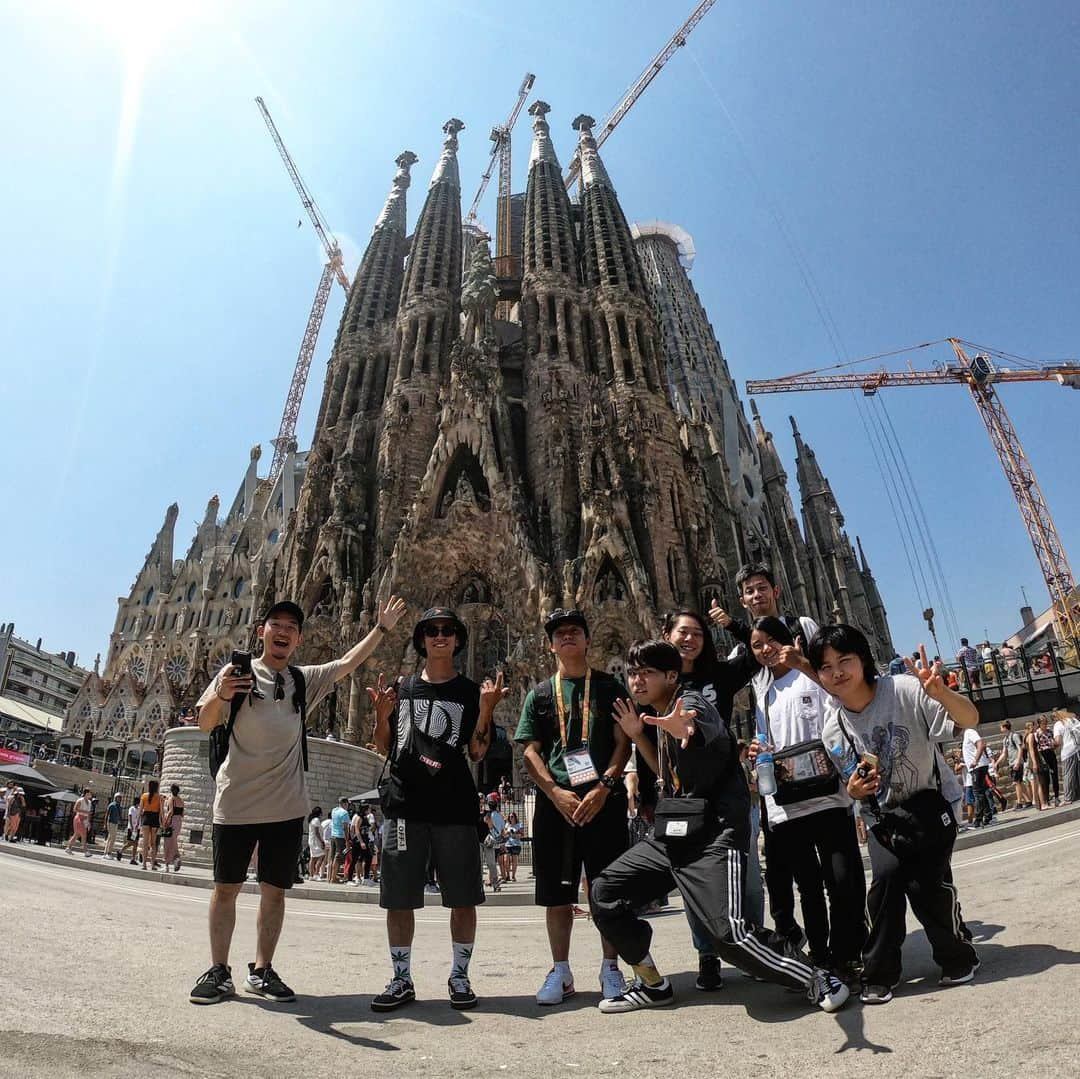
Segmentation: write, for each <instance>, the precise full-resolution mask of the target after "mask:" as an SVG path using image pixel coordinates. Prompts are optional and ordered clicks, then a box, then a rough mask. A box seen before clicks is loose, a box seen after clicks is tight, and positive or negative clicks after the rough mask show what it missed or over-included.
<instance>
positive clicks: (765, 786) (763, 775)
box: [754, 735, 776, 798]
mask: <svg viewBox="0 0 1080 1079" xmlns="http://www.w3.org/2000/svg"><path fill="white" fill-rule="evenodd" d="M758 740H759V741H761V742H762V743H764V742H765V739H764V738H762V737H761V736H760V735H759V736H758ZM754 768H755V769H756V770H757V789H758V794H760V795H761V796H762V798H764V797H766V796H767V795H770V794H775V793H776V770H775V768H774V766H773V755H772V751H771V750H768V749H763V750H761V751H760V752H759V753H758V755H757V759H756V760H755V761H754Z"/></svg>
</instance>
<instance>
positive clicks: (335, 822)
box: [326, 795, 351, 884]
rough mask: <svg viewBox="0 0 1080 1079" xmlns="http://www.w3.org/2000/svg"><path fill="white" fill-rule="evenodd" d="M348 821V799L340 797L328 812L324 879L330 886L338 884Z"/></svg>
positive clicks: (342, 864)
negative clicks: (328, 847) (327, 845)
mask: <svg viewBox="0 0 1080 1079" xmlns="http://www.w3.org/2000/svg"><path fill="white" fill-rule="evenodd" d="M350 819H351V818H350V816H349V799H348V798H347V797H346V796H345V795H342V796H341V797H340V798H339V799H338V804H337V805H336V806H334V808H333V809H332V810H331V811H330V859H329V861H330V869H329V871H328V872H327V874H326V879H327V880H328V881H330V883H331V884H337V883H338V869H339V868H340V867H343V866H344V863H345V843H346V839H347V833H348V830H349V821H350Z"/></svg>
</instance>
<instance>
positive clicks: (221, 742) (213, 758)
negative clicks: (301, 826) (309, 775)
mask: <svg viewBox="0 0 1080 1079" xmlns="http://www.w3.org/2000/svg"><path fill="white" fill-rule="evenodd" d="M289 674H291V675H292V680H293V700H292V703H293V707H294V708H295V709H296V710H297V711H298V712H299V713H300V751H301V753H302V754H303V756H304V771H305V772H306V771H307V770H308V749H307V681H306V680H305V678H304V672H303V671H302V670H300V668H299V667H294V666H292V664H290V665H289ZM243 707H244V694H240V693H237V694H235V695H234V696H233V698H232V700H231V701H230V702H229V718H228V719H227V720H226V721H225V722H224V723H219V724H218V725H217V726H216V727H215V728H214V729H213V730H212V731H211V732H210V754H209V757H210V760H209V763H210V775H211V776H212V777H213V778H214V779H216V778H217V774H218V772H219V771H220V769H221V766H222V765H223V764H224V763H225V758H226V757H227V756H228V755H229V742H230V740H231V739H232V733H233V727H234V726H236V717H237V715H239V713H240V709H241V708H243Z"/></svg>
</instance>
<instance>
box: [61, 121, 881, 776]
mask: <svg viewBox="0 0 1080 1079" xmlns="http://www.w3.org/2000/svg"><path fill="white" fill-rule="evenodd" d="M529 111H530V114H531V116H532V128H533V131H532V150H531V154H530V159H529V171H528V183H527V187H526V190H525V194H524V199H523V218H521V219H520V220H519V228H518V230H517V232H518V236H517V239H518V240H519V243H518V244H517V247H516V250H515V256H514V258H513V260H512V263H513V265H512V266H511V267H510V268H509V270H507V268H506V267H503V266H501V265H500V267H499V268H498V270H499V272H497V271H496V267H495V266H494V265H493V263H492V260H491V258H490V255H489V253H488V249H487V244H486V238H484V237H483V236H482V235H481V236H478V235H477V234H476V232H475V231H473V230H465V231H463V227H462V215H461V184H460V179H459V175H458V163H457V150H458V138H459V135H460V134H461V132H462V129H463V128H464V126H465V125H464V124H463V123H462V122H461V121H460V120H457V119H451V120H449V121H448V122H447V123H446V124H445V125H444V127H443V133H444V137H443V142H442V148H441V152H440V154H439V157H438V160H437V162H436V164H435V168H434V172H433V174H432V176H431V181H430V183H429V184H428V187H427V192H426V194H425V196H424V200H423V207H422V209H421V210H420V215H419V218H418V219H417V220H416V223H415V226H414V228H413V230H412V233H411V235H410V234H409V231H408V228H407V215H406V201H407V195H408V191H409V187H410V180H411V170H412V169H413V167H414V166H415V165H416V163H417V157H416V155H415V154H413V153H412V152H409V151H406V152H405V153H402V154H401V155H400V156H399V157H398V158H397V162H396V164H397V171H396V174H395V176H394V178H393V181H392V184H391V187H390V193H389V195H388V197H387V199H386V203H385V205H384V206H383V208H382V211H381V212H380V213H379V215H378V218H377V219H376V222H375V227H374V230H373V232H372V235H371V239H370V241H369V243H368V245H367V249H366V251H365V252H364V256H363V260H362V262H361V264H360V268H359V270H358V271H357V273H356V276H355V279H354V280H353V283H352V287H351V291H350V293H349V296H348V299H347V302H346V306H345V311H344V314H343V316H342V319H341V324H340V327H339V329H338V333H337V339H336V341H335V343H334V347H333V352H332V354H331V357H330V361H329V365H328V368H327V372H326V381H325V384H324V386H323V391H322V402H321V406H320V409H319V414H318V421H317V423H316V427H315V432H314V436H313V438H312V443H311V448H310V450H308V451H306V452H294V453H292V454H291V455H290V456H289V457H288V458H287V460H286V463H285V467H284V469H283V470H282V472H281V474H280V475H279V476H278V477H277V478H276V480H275V481H274V483H273V484H271V483H270V482H268V481H266V480H263V479H260V477H259V475H258V461H259V451H258V448H256V449H254V450H252V452H251V458H250V461H249V464H248V467H247V471H246V473H245V475H244V478H243V481H242V482H241V484H240V488H239V490H238V491H237V493H236V496H235V497H234V499H233V500H232V502H231V504H230V505H229V506H228V508H227V509H226V510H225V512H224V514H223V513H222V507H221V505H220V504H219V502H218V498H217V496H216V495H215V496H214V497H213V498H212V499H211V500H210V502H209V503H208V505H207V507H206V512H205V515H204V518H203V521H202V524H201V525H200V526H199V528H198V530H197V532H196V534H195V536H194V538H193V539H192V541H191V543H190V545H189V547H188V549H187V551H186V553H185V554H184V555H183V556H182V557H180V558H176V557H174V556H175V552H174V527H175V523H176V518H177V507H176V505H172V506H170V507H169V508H168V510H167V511H166V514H165V520H164V523H163V524H162V527H161V529H160V531H159V532H158V534H157V536H156V537H155V539H154V542H153V544H152V546H151V548H150V551H149V553H148V555H147V557H146V560H145V562H144V564H143V566H142V567H141V569H140V570H139V571H138V574H137V575H136V578H135V581H134V584H133V585H132V587H131V589H130V591H129V593H128V595H127V596H125V597H122V598H121V599H120V600H119V606H118V611H117V616H116V623H115V626H114V627H113V631H112V634H111V637H110V639H109V643H108V648H107V651H106V653H105V657H104V665H103V666H102V665H101V664H100V663H99V664H96V665H95V670H94V672H93V673H92V674H91V675H90V676H89V678H88V679H87V681H86V683H85V685H84V686H83V688H82V690H81V691H80V693H79V695H78V697H77V698H76V700H75V702H74V704H73V705H72V707H71V710H70V712H69V714H68V717H67V720H66V725H65V730H64V740H65V742H66V744H68V745H70V746H76V745H82V744H83V740H84V737H85V735H86V732H87V731H90V732H91V733H92V739H93V743H94V745H95V746H97V747H104V751H105V752H109V750H110V748H111V747H116V748H117V749H119V747H120V746H121V745H128V746H131V745H133V744H135V745H138V744H139V743H145V745H146V746H147V747H152V746H154V745H156V744H157V743H159V742H160V740H161V737H162V735H163V731H164V729H165V727H166V726H167V724H168V723H169V721H170V719H171V718H172V717H174V716H175V715H176V714H177V713H178V712H179V711H180V710H181V709H182V708H184V707H185V706H189V705H190V704H192V703H193V702H194V700H195V699H196V698H197V697H198V695H199V693H200V692H201V690H202V689H203V687H204V686H205V684H206V681H207V680H208V678H209V676H210V674H211V673H212V672H213V671H215V670H216V669H217V667H218V666H219V665H220V664H221V663H223V662H224V661H225V660H226V659H227V656H228V653H229V652H230V651H231V650H232V649H233V648H234V647H246V646H247V645H249V643H250V642H251V638H252V631H253V623H254V620H255V618H256V615H257V612H258V611H259V609H260V607H261V606H262V605H264V604H265V603H266V601H267V600H269V599H270V598H271V597H275V596H276V597H286V596H287V597H291V598H295V599H296V600H297V601H298V602H299V603H300V604H301V606H302V607H303V608H304V609H305V611H307V612H308V616H309V617H308V621H307V623H306V625H305V628H304V638H305V643H304V646H303V651H302V654H301V659H302V661H304V662H319V661H322V660H324V659H326V658H329V657H332V656H336V655H338V654H340V653H341V652H343V651H344V650H346V649H347V648H348V647H349V646H350V645H351V644H352V643H354V642H355V641H356V640H357V639H358V638H359V637H360V636H362V635H363V634H364V633H365V632H366V631H367V629H368V628H369V627H370V625H371V624H372V619H373V617H374V612H375V610H376V605H377V603H378V602H379V601H380V600H382V599H385V598H386V597H387V596H388V595H389V594H390V593H391V592H396V593H399V594H401V595H402V596H404V598H405V599H406V600H407V601H408V603H409V605H410V609H411V611H413V612H419V611H421V610H423V609H424V608H427V607H430V606H433V605H435V604H440V605H443V604H445V605H450V606H453V607H454V608H456V610H457V611H458V613H459V614H460V616H461V617H462V619H463V620H464V622H465V623H466V625H467V626H468V627H469V631H470V633H469V646H468V649H467V651H466V652H465V653H463V654H462V656H461V662H462V669H463V670H464V672H465V673H467V674H469V675H470V676H472V677H480V676H482V675H483V674H485V673H489V672H493V671H494V670H495V669H496V668H501V669H502V670H504V671H505V672H506V675H507V679H508V682H509V684H510V685H511V686H513V687H515V690H516V694H517V695H516V697H512V698H511V699H510V701H509V702H508V704H507V705H506V706H504V707H505V708H506V709H507V716H506V718H505V720H503V722H504V723H509V722H511V721H512V718H513V713H514V706H516V705H518V704H520V699H521V697H522V696H523V695H524V693H525V692H526V690H527V689H528V687H529V686H530V685H531V683H532V681H534V680H535V679H537V678H538V677H540V676H541V675H542V674H545V673H548V671H549V667H550V664H549V657H548V655H547V652H546V648H545V640H544V638H543V634H542V631H541V628H540V627H541V621H542V617H543V614H544V613H545V612H546V611H548V610H549V609H551V608H554V607H557V606H566V607H569V606H577V607H580V608H582V609H583V610H584V611H585V612H586V613H587V615H588V617H589V620H590V623H591V625H592V627H593V637H592V656H593V662H594V664H595V665H597V666H606V667H608V668H609V669H613V670H616V669H618V667H619V665H620V657H621V656H622V655H623V652H624V650H625V648H626V646H627V645H628V644H629V643H630V642H631V641H632V640H634V639H636V638H638V637H641V636H643V635H651V634H653V633H655V632H656V630H657V627H658V623H659V620H660V618H661V617H662V615H663V613H664V612H665V611H668V610H671V609H674V608H676V607H681V606H689V607H694V608H697V609H699V610H705V609H707V608H708V607H709V605H710V603H711V601H712V600H713V599H714V598H715V599H717V600H718V601H719V602H720V603H721V605H723V606H725V607H727V608H728V609H729V610H732V611H737V610H738V609H739V608H738V603H737V599H736V596H735V592H734V584H733V581H734V575H735V572H736V570H737V568H738V566H739V565H740V564H741V563H743V562H745V561H751V560H753V561H763V562H766V563H768V564H769V565H770V566H771V567H772V569H773V571H774V573H775V574H776V576H777V579H778V581H779V583H780V584H781V587H782V589H783V601H782V602H783V604H784V606H785V609H787V610H790V611H792V612H798V613H810V614H812V615H813V616H815V617H816V618H817V619H818V620H819V621H821V622H832V621H847V622H851V623H853V624H855V625H858V626H860V627H861V628H862V629H863V630H864V631H865V632H866V634H867V635H868V637H869V638H870V640H871V641H872V643H873V645H874V648H875V651H876V653H877V655H878V656H879V658H882V659H887V658H888V657H889V656H891V655H892V651H893V649H892V641H891V638H890V634H889V627H888V623H887V621H886V614H885V607H884V604H883V602H882V598H881V595H880V593H879V591H878V588H877V585H876V583H875V581H874V577H873V575H872V573H871V571H870V567H869V565H868V563H867V560H866V556H865V554H864V553H863V550H862V545H861V543H859V542H858V541H856V545H855V547H853V546H852V544H851V542H850V541H849V538H848V535H847V533H846V532H845V530H844V516H843V514H842V513H841V511H840V508H839V506H838V505H837V502H836V499H835V497H834V496H833V492H832V489H831V487H830V485H829V481H828V480H827V479H826V477H825V475H824V473H823V471H822V468H821V466H820V465H819V462H818V460H817V458H816V457H815V455H814V451H813V450H812V449H810V447H809V446H808V445H807V444H806V443H805V442H804V441H803V439H802V437H801V435H800V433H799V430H798V428H797V427H796V426H795V421H794V420H792V428H793V432H794V438H795V447H796V451H797V462H798V469H797V472H798V474H797V481H798V495H799V502H800V504H801V523H800V515H799V514H798V513H797V512H796V508H795V504H794V502H793V499H792V496H791V494H790V493H789V489H788V484H787V480H788V477H787V475H786V474H785V471H784V467H783V465H782V463H781V460H780V457H779V455H778V453H777V451H776V448H775V445H774V440H773V435H772V434H771V433H770V432H769V431H767V430H766V429H765V427H764V425H763V423H762V421H761V418H760V416H759V415H758V413H757V410H756V409H754V410H753V412H752V415H751V417H750V418H747V416H746V414H745V412H744V410H743V406H742V404H741V402H740V400H739V397H738V394H737V391H736V387H735V384H734V382H733V381H732V378H731V375H730V373H729V371H728V367H727V363H726V361H725V359H724V355H723V353H722V351H721V349H720V346H719V344H718V342H717V339H716V336H715V334H714V332H713V329H712V327H711V325H710V323H709V321H708V317H707V315H706V313H705V310H704V308H703V306H702V304H701V301H700V299H699V298H698V295H697V293H696V291H695V290H694V287H693V285H692V284H691V282H690V278H689V276H688V273H687V271H688V269H689V267H690V264H691V262H692V261H693V258H694V249H693V243H692V241H691V239H690V237H689V236H688V235H687V234H686V232H684V231H683V230H682V229H681V228H679V227H678V226H675V225H670V224H664V223H661V222H656V221H653V222H649V223H645V224H641V225H637V226H634V227H631V226H630V225H629V224H628V222H627V220H626V217H625V216H624V214H623V210H622V207H621V206H620V204H619V199H618V196H617V195H616V192H615V185H614V183H613V182H612V179H611V177H610V176H609V174H608V172H607V170H606V168H605V167H604V163H603V161H602V160H601V158H600V155H599V153H598V151H597V145H596V140H595V138H594V135H593V123H594V122H593V120H592V119H591V117H588V116H578V117H577V118H576V119H575V120H574V121H573V128H574V129H575V130H576V133H577V140H578V146H577V152H578V154H579V155H580V162H581V181H580V184H581V186H580V196H579V199H578V201H576V202H571V200H570V198H569V197H568V195H567V191H566V187H565V185H564V182H563V172H562V169H561V167H560V164H559V161H558V158H557V157H556V153H555V147H554V145H553V143H552V139H551V134H550V129H549V122H548V114H549V111H550V109H549V106H548V105H547V104H545V103H544V102H542V101H537V102H535V103H534V104H533V106H532V107H531V109H530V110H529ZM515 201H516V205H517V206H518V207H520V206H521V203H522V200H521V199H520V197H519V196H515ZM406 623H408V619H406V620H405V623H403V624H402V625H401V626H399V627H398V630H397V632H395V633H394V634H393V635H392V636H391V637H390V638H389V639H388V640H386V641H384V642H383V643H382V645H381V646H380V648H379V650H378V652H377V653H376V656H375V657H374V659H373V661H372V662H373V667H372V670H367V671H365V670H362V671H361V672H359V673H358V674H357V675H356V676H355V677H354V678H353V679H351V682H346V683H343V684H342V687H341V688H339V691H338V692H337V693H336V694H335V695H334V696H333V697H332V698H331V699H330V700H329V702H327V703H326V704H324V705H323V706H322V707H321V708H320V713H321V714H320V715H319V716H318V717H317V719H316V723H317V726H318V727H319V728H320V729H322V730H323V731H326V730H334V731H335V732H336V734H337V736H338V737H339V738H345V739H347V740H349V741H353V742H359V743H361V744H363V743H364V742H366V741H367V739H368V735H369V726H370V720H369V718H368V715H367V698H366V694H365V692H364V686H365V684H367V680H368V679H369V678H370V677H372V671H373V670H374V669H376V668H377V669H381V670H385V671H388V672H391V671H392V672H394V673H396V672H397V670H412V669H413V668H414V664H415V662H416V657H415V655H414V654H413V652H412V648H411V644H410V641H409V626H408V625H407V624H406ZM717 633H718V634H720V631H719V630H718V631H717ZM724 643H725V642H724V641H721V644H722V645H723V644H724ZM495 749H496V750H499V746H498V745H497V746H496V747H495ZM500 752H502V753H503V754H505V755H506V756H507V757H508V756H509V753H510V748H509V745H508V744H507V745H505V746H503V747H502V749H501V750H500Z"/></svg>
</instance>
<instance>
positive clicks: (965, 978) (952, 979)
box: [938, 959, 981, 985]
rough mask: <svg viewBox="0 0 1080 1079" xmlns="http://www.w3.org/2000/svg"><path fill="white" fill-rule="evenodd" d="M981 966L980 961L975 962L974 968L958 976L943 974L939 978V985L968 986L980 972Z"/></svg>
mask: <svg viewBox="0 0 1080 1079" xmlns="http://www.w3.org/2000/svg"><path fill="white" fill-rule="evenodd" d="M980 966H981V964H980V963H979V961H978V959H976V960H975V963H974V965H973V966H970V967H968V969H967V970H962V971H960V972H959V973H958V974H942V976H941V977H940V978H938V985H966V984H967V983H968V982H970V981H972V980H973V979H974V977H975V975H976V974H978V972H979V967H980Z"/></svg>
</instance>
